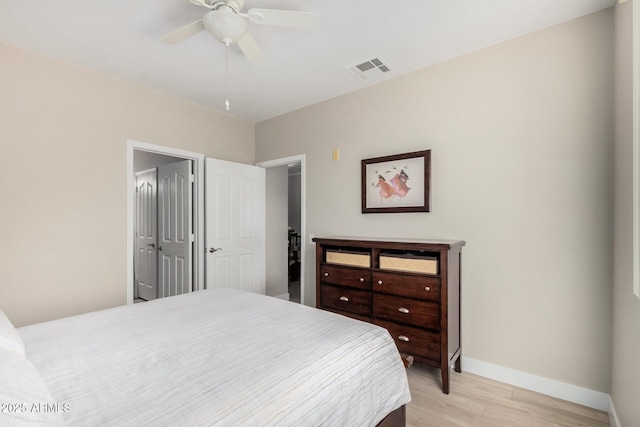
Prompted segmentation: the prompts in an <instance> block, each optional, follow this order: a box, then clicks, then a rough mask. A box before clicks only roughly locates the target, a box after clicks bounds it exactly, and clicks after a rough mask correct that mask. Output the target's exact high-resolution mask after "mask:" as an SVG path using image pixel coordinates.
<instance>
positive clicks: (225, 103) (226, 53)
mask: <svg viewBox="0 0 640 427" xmlns="http://www.w3.org/2000/svg"><path fill="white" fill-rule="evenodd" d="M225 45H226V48H225V50H224V63H225V86H226V91H227V100H226V101H224V108H225V110H227V111H229V43H225Z"/></svg>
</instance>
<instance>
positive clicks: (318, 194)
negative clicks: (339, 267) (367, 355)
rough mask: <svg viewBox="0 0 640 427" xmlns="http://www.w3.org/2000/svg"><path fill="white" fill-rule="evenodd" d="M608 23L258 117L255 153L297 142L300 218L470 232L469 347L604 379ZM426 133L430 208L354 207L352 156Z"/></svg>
mask: <svg viewBox="0 0 640 427" xmlns="http://www.w3.org/2000/svg"><path fill="white" fill-rule="evenodd" d="M613 34H614V31H613V12H612V10H611V9H609V10H606V11H603V12H599V13H596V14H593V15H589V16H586V17H583V18H580V19H578V20H574V21H571V22H568V23H565V24H562V25H558V26H555V27H552V28H549V29H545V30H543V31H539V32H536V33H533V34H530V35H526V36H523V37H520V38H517V39H514V40H511V41H508V42H505V43H502V44H499V45H495V46H493V47H490V48H487V49H484V50H481V51H478V52H475V53H471V54H468V55H465V56H462V57H459V58H456V59H453V60H450V61H447V62H445V63H441V64H438V65H435V66H432V67H429V68H426V69H423V70H420V71H417V72H415V73H412V74H409V75H406V76H401V77H398V78H395V79H393V80H390V81H388V82H385V83H381V84H378V85H376V86H373V87H370V88H366V89H362V90H360V91H358V92H356V93H352V94H348V95H345V96H341V97H338V98H334V99H331V100H328V101H325V102H322V103H319V104H316V105H313V106H310V107H307V108H304V109H301V110H298V111H295V112H292V113H289V114H286V115H283V116H280V117H276V118H274V119H271V120H267V121H264V122H261V123H258V124H257V125H256V160H257V161H265V160H269V159H275V158H281V157H286V156H290V155H295V154H300V153H305V154H306V156H307V157H306V159H307V177H306V179H307V188H306V194H307V195H308V197H307V233H309V234H315V235H316V236H327V235H348V236H376V237H387V238H396V237H398V238H411V237H424V238H448V239H449V238H450V239H463V240H466V241H467V246H466V247H465V248H464V249H463V302H462V304H463V308H462V313H463V354H464V356H466V357H470V358H474V359H477V360H481V361H485V362H489V363H493V364H496V365H500V366H504V367H509V368H513V369H516V370H520V371H524V372H528V373H531V374H534V375H538V376H542V377H547V378H551V379H554V380H558V381H562V382H566V383H570V384H574V385H578V386H582V387H585V388H588V389H591V390H597V391H601V392H605V393H607V392H609V384H610V375H609V367H610V334H611V277H612V267H611V264H612V255H611V249H612V237H611V236H612V201H613V199H612V194H611V188H612V185H613V184H612V179H613V178H612V174H613V169H612V164H613V158H612V156H613V154H612V135H613V116H612V109H613V96H612V95H613ZM333 149H340V160H339V161H332V157H331V151H332V150H333ZM422 149H431V150H432V170H433V173H432V195H433V197H432V212H431V213H415V214H367V215H363V214H361V213H360V161H361V160H362V159H366V158H371V157H377V156H383V155H390V154H398V153H405V152H410V151H416V150H422ZM303 241H305V239H303ZM306 262H307V266H308V269H307V277H306V280H307V282H306V283H307V288H306V292H305V295H306V296H307V300H306V301H305V302H306V303H307V304H309V303H315V301H313V298H314V297H315V292H314V291H313V289H314V286H315V283H314V277H315V271H314V264H313V251H308V257H307V259H306Z"/></svg>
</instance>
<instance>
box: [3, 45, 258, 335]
mask: <svg viewBox="0 0 640 427" xmlns="http://www.w3.org/2000/svg"><path fill="white" fill-rule="evenodd" d="M0 63H1V64H2V66H0V147H1V149H2V155H1V156H0V195H2V202H1V205H0V218H1V220H0V236H2V245H1V247H0V309H2V310H3V311H5V312H6V313H7V315H8V316H9V318H11V320H12V321H13V322H14V323H15V324H16V325H18V326H21V325H25V324H29V323H34V322H39V321H44V320H50V319H55V318H59V317H62V316H67V315H71V314H76V313H81V312H87V311H91V310H95V309H100V308H105V307H111V306H116V305H120V304H124V303H125V301H126V239H127V236H126V145H127V140H128V139H132V140H136V141H142V142H147V143H152V144H158V145H163V146H168V147H174V148H179V149H183V150H189V151H194V152H198V153H203V154H205V155H207V156H209V157H217V158H220V159H224V160H232V161H237V162H242V163H253V161H254V140H255V134H254V125H253V124H252V123H250V122H245V121H240V120H236V119H232V118H229V117H227V116H224V115H221V114H219V113H216V112H213V111H212V110H208V109H205V108H202V107H198V106H196V105H193V104H190V103H188V102H184V101H181V100H178V99H175V98H172V97H170V96H167V95H164V94H161V93H158V92H154V91H150V90H147V89H143V88H141V87H138V86H134V85H131V84H127V83H124V82H122V81H119V80H116V79H112V78H108V77H105V76H103V75H100V74H96V73H93V72H89V71H86V70H84V69H81V68H78V67H74V66H72V65H68V64H64V63H60V62H56V61H53V60H50V59H47V58H44V57H42V56H38V55H34V54H32V53H29V52H26V51H23V50H20V49H16V48H14V47H11V46H8V45H3V44H0Z"/></svg>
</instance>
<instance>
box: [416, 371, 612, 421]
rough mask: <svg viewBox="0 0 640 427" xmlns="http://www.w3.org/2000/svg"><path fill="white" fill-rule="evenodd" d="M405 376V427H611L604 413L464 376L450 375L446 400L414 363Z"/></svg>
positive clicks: (435, 377)
mask: <svg viewBox="0 0 640 427" xmlns="http://www.w3.org/2000/svg"><path fill="white" fill-rule="evenodd" d="M463 369H464V366H463ZM407 374H408V377H409V385H410V387H411V397H412V400H411V403H409V404H408V405H407V427H432V426H434V427H440V426H441V427H454V426H460V427H470V426H480V427H502V426H504V427H520V426H526V427H529V426H536V427H537V426H543V427H546V426H563V427H564V426H567V427H568V426H571V427H574V426H575V427H591V426H598V427H600V426H607V427H609V426H610V425H611V424H610V423H609V415H608V414H607V413H606V412H602V411H598V410H595V409H592V408H588V407H585V406H581V405H577V404H575V403H571V402H567V401H564V400H560V399H556V398H553V397H549V396H546V395H544V394H540V393H535V392H532V391H529V390H525V389H522V388H519V387H515V386H511V385H508V384H504V383H501V382H498V381H493V380H490V379H487V378H484V377H480V376H477V375H474V374H470V373H468V372H464V371H462V373H460V374H459V373H457V372H454V371H453V370H451V391H450V394H448V395H447V394H444V393H443V392H442V388H441V379H440V371H439V370H438V369H435V368H431V367H429V366H425V365H422V364H418V363H414V364H413V365H412V366H410V367H409V368H408V369H407Z"/></svg>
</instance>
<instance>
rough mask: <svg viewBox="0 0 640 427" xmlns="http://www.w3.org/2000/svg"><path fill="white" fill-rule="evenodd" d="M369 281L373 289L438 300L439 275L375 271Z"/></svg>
mask: <svg viewBox="0 0 640 427" xmlns="http://www.w3.org/2000/svg"><path fill="white" fill-rule="evenodd" d="M371 281H372V283H373V290H374V291H377V292H384V293H387V294H393V295H401V296H405V297H410V298H419V299H423V300H428V301H439V300H440V277H433V276H422V275H419V274H399V273H383V272H380V271H375V272H373V274H372V277H371Z"/></svg>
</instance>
